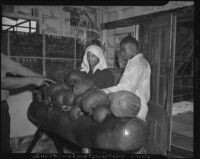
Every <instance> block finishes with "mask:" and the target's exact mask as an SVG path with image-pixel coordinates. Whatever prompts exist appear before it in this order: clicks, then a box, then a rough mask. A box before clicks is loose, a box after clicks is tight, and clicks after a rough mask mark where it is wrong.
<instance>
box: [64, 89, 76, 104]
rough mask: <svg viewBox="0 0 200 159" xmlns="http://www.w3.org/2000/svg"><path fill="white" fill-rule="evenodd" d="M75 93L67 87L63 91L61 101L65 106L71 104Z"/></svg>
mask: <svg viewBox="0 0 200 159" xmlns="http://www.w3.org/2000/svg"><path fill="white" fill-rule="evenodd" d="M74 98H75V94H74V93H73V91H72V90H70V89H68V90H66V91H65V94H64V97H63V103H64V105H66V106H72V105H73V103H74Z"/></svg>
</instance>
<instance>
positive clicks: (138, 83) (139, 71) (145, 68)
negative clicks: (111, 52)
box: [103, 53, 151, 121]
mask: <svg viewBox="0 0 200 159" xmlns="http://www.w3.org/2000/svg"><path fill="white" fill-rule="evenodd" d="M150 75H151V69H150V66H149V63H148V62H147V60H146V59H145V58H144V57H143V54H142V53H140V54H138V55H136V56H134V57H133V58H132V59H130V60H129V61H128V63H127V65H126V68H125V70H124V73H123V75H122V77H121V79H120V81H119V84H117V85H116V86H113V87H109V88H106V89H103V90H104V91H105V92H106V93H111V92H117V91H120V90H126V91H130V92H133V93H135V94H136V95H137V96H138V97H140V100H141V109H140V111H139V112H138V114H137V117H138V118H140V119H142V120H144V121H145V120H146V115H147V112H148V107H147V103H148V101H149V99H150Z"/></svg>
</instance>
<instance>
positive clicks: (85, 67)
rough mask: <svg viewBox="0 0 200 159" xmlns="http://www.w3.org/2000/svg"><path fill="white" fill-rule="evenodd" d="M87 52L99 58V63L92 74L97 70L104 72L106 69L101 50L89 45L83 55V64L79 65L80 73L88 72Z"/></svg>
mask: <svg viewBox="0 0 200 159" xmlns="http://www.w3.org/2000/svg"><path fill="white" fill-rule="evenodd" d="M88 51H91V52H92V53H93V54H94V55H96V56H97V57H98V58H99V63H98V64H97V65H96V66H95V67H94V70H93V73H94V72H95V71H96V70H97V69H99V70H104V69H106V68H108V66H107V63H106V60H105V58H104V55H103V50H102V49H101V48H100V47H99V46H97V45H90V46H88V47H87V49H86V51H85V54H84V56H83V62H82V64H81V71H84V72H86V73H88V72H89V71H90V66H89V63H88V60H87V53H88Z"/></svg>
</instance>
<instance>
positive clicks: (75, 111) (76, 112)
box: [68, 106, 84, 120]
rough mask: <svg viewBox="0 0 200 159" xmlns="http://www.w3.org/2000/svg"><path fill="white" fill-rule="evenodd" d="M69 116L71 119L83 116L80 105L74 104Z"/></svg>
mask: <svg viewBox="0 0 200 159" xmlns="http://www.w3.org/2000/svg"><path fill="white" fill-rule="evenodd" d="M68 115H69V118H70V119H71V120H77V119H78V118H79V117H81V116H83V115H84V113H83V112H82V110H81V108H80V107H78V106H72V107H71V109H70V111H69V112H68Z"/></svg>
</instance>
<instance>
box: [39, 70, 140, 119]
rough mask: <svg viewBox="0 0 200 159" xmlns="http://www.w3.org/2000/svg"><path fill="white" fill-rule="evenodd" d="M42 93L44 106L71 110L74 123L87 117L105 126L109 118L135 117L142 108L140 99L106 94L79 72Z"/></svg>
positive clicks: (124, 95) (123, 92)
mask: <svg viewBox="0 0 200 159" xmlns="http://www.w3.org/2000/svg"><path fill="white" fill-rule="evenodd" d="M41 90H42V91H41V92H42V102H43V104H46V105H51V106H55V107H57V108H59V109H63V108H65V109H66V108H67V110H68V111H67V113H68V115H69V118H70V119H71V120H72V121H74V120H77V119H79V118H80V117H81V116H84V115H88V116H90V117H92V119H93V120H94V121H95V122H97V123H101V122H103V121H104V120H105V119H106V117H107V116H109V115H114V116H116V117H134V116H136V115H137V113H138V112H139V110H140V105H141V103H140V98H139V97H137V96H136V95H135V94H133V93H131V92H128V91H118V92H116V93H110V94H106V93H105V92H104V91H103V90H101V89H98V88H97V87H96V86H95V85H94V83H93V81H92V80H90V79H88V78H87V76H86V74H85V73H83V72H81V71H79V70H72V71H70V72H68V73H66V74H65V78H64V81H63V82H57V83H56V84H52V85H50V86H49V87H43V88H42V89H41Z"/></svg>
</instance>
